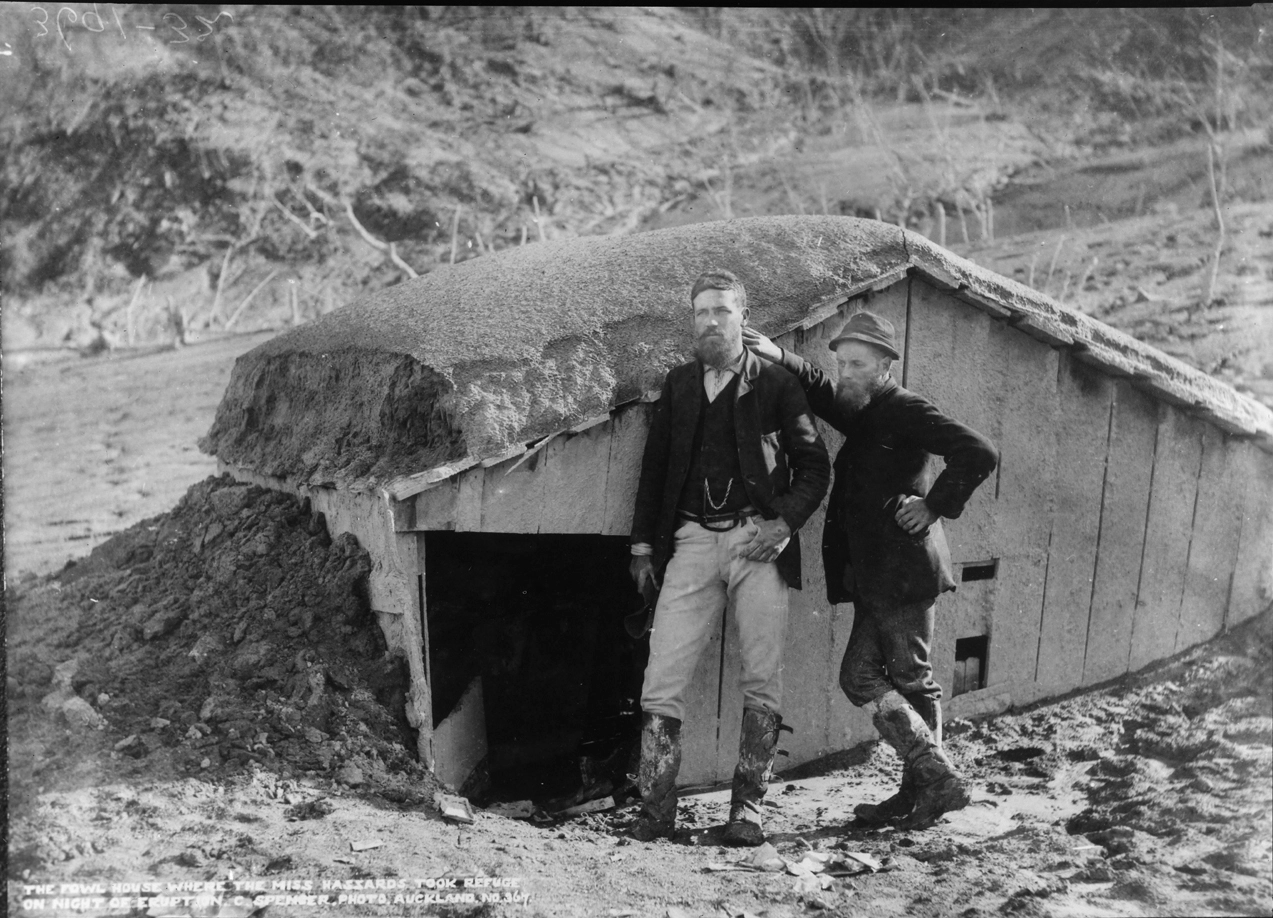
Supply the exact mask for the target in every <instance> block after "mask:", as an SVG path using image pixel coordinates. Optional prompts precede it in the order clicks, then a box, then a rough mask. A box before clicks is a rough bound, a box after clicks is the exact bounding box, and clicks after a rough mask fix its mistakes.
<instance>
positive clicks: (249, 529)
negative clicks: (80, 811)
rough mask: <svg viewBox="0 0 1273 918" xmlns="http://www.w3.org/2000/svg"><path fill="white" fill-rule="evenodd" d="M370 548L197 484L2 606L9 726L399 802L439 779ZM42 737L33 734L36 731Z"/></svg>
mask: <svg viewBox="0 0 1273 918" xmlns="http://www.w3.org/2000/svg"><path fill="white" fill-rule="evenodd" d="M369 570H370V562H369V559H368V556H367V553H366V551H365V550H364V549H363V548H361V547H360V546H359V545H358V543H357V541H356V540H355V539H354V538H353V537H352V536H350V535H340V536H337V537H336V538H334V539H333V538H332V537H331V536H330V535H329V533H328V531H327V528H326V525H325V523H324V520H323V518H322V516H321V515H320V514H315V513H313V512H311V510H310V508H309V507H308V505H307V504H306V503H304V502H302V501H298V500H297V499H296V498H294V497H291V496H289V495H286V494H282V493H279V492H275V491H270V490H266V489H264V488H260V487H255V486H251V485H245V484H240V483H237V482H235V481H234V480H233V479H232V478H230V477H229V476H223V477H220V478H210V479H207V480H205V481H203V482H201V483H199V484H197V485H195V486H193V487H192V488H190V490H189V491H188V492H187V494H186V496H185V497H184V498H183V499H182V501H181V502H180V503H179V504H178V505H177V506H176V507H175V508H174V509H173V510H172V511H171V512H170V513H167V514H164V515H163V516H159V517H154V518H152V519H149V520H146V521H144V522H142V523H139V524H138V525H136V526H133V527H132V528H130V529H128V530H127V531H125V532H123V533H120V534H119V535H117V536H115V537H114V538H112V539H110V540H109V541H107V542H106V543H104V544H103V545H101V546H99V547H98V548H97V549H96V550H94V551H93V553H92V554H91V555H90V556H89V557H88V558H86V559H84V560H83V561H81V562H79V563H75V564H71V565H68V566H67V567H66V568H65V569H64V570H62V571H61V572H60V573H59V574H57V575H56V576H53V577H51V578H46V579H45V580H44V581H41V582H39V583H38V584H37V585H35V586H33V587H32V588H31V589H30V590H29V591H28V592H25V593H21V594H19V596H18V598H19V601H18V602H16V603H14V604H13V605H11V616H10V619H9V655H10V656H9V659H10V669H9V673H10V675H11V677H12V680H13V681H12V683H11V684H10V692H9V695H10V697H9V710H10V718H11V723H12V722H13V721H17V722H19V723H22V722H23V721H27V722H30V724H31V726H33V727H36V730H37V732H40V728H41V727H42V728H43V731H44V732H49V731H54V730H56V729H57V728H58V727H59V726H61V725H62V724H65V726H66V727H67V728H69V729H70V730H71V731H72V733H74V734H76V735H77V736H78V737H79V739H78V740H77V742H75V743H73V744H60V743H51V744H49V745H48V748H47V749H46V752H45V754H44V755H42V756H40V757H39V759H38V760H37V761H34V762H24V763H15V765H16V766H17V767H19V768H23V767H25V768H30V769H32V770H35V771H39V772H41V773H43V774H46V775H47V774H49V773H53V772H56V771H59V770H61V769H62V768H65V767H70V766H71V765H72V764H73V763H74V762H75V761H76V760H78V759H80V758H81V757H82V756H83V755H84V754H85V753H86V752H88V751H90V750H91V749H92V748H95V747H93V746H92V744H90V743H88V742H87V741H86V740H87V735H88V734H87V733H86V731H89V732H100V733H101V734H102V736H103V739H102V740H101V741H100V743H101V744H104V748H106V749H107V750H109V754H110V755H113V756H114V757H116V758H122V759H130V760H134V761H135V762H136V768H138V769H145V770H146V771H149V772H152V773H154V772H159V773H162V772H165V771H172V772H176V773H183V772H191V771H197V770H207V769H213V770H217V771H233V770H235V769H244V768H247V767H248V766H252V765H256V766H260V767H262V768H264V769H266V770H267V771H270V772H273V773H275V774H277V775H279V776H281V777H283V778H288V777H295V776H297V775H306V774H308V775H319V776H324V777H328V778H330V779H331V780H333V781H334V782H336V783H337V784H339V785H341V786H344V787H346V788H350V789H354V788H357V789H360V790H368V791H373V792H377V791H386V792H388V793H390V794H391V795H392V794H393V792H394V791H395V790H397V791H398V792H399V794H398V795H399V796H400V797H401V796H403V795H404V794H403V792H404V791H405V789H406V788H409V787H410V786H412V785H420V784H421V783H422V782H424V783H427V784H429V786H430V787H432V786H433V784H432V778H431V777H430V776H429V775H428V774H427V772H426V771H425V770H424V769H423V768H422V767H421V766H420V764H419V763H418V761H416V756H415V753H414V747H415V737H414V732H413V731H412V729H411V727H410V726H409V725H408V724H407V722H406V719H405V702H404V699H405V694H406V690H407V686H408V676H407V672H406V667H405V665H404V664H403V663H402V662H401V661H399V660H396V659H393V658H389V657H387V656H386V653H385V649H386V648H385V643H384V639H383V636H382V634H381V631H380V628H379V626H378V625H377V623H376V620H375V617H374V615H373V614H372V613H371V611H370V610H369V608H368V606H367V600H366V578H367V574H368V571H369ZM37 724H38V726H37Z"/></svg>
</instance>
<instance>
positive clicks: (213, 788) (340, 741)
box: [6, 477, 1273, 916]
mask: <svg viewBox="0 0 1273 918" xmlns="http://www.w3.org/2000/svg"><path fill="white" fill-rule="evenodd" d="M367 572H368V558H367V555H366V553H365V552H364V551H363V550H362V549H361V548H360V547H359V546H358V545H357V544H356V542H355V541H354V540H353V539H352V538H350V537H349V536H340V537H337V538H335V539H332V538H331V537H330V536H329V534H328V532H327V529H326V526H325V524H324V521H323V519H322V518H321V517H320V516H317V515H315V514H313V513H312V512H310V510H309V509H308V508H307V507H306V506H304V505H303V504H302V503H300V502H298V501H296V500H295V499H293V498H291V497H288V496H286V495H281V494H277V493H272V492H269V491H266V490H262V489H259V488H255V487H250V486H245V485H241V484H237V483H235V482H233V481H232V480H231V479H229V478H228V477H222V478H210V479H207V480H205V481H203V482H201V483H199V484H197V485H195V486H194V487H192V488H191V489H190V490H189V492H188V493H187V494H186V496H185V498H183V499H182V500H181V502H180V503H179V504H178V505H177V506H176V507H175V508H174V509H173V510H172V511H171V512H169V513H167V514H163V515H161V516H158V517H154V518H151V519H149V520H146V521H144V522H142V523H140V524H138V525H136V526H133V527H132V528H130V529H129V530H127V531H126V532H124V533H121V534H120V535H118V536H116V537H114V538H112V539H111V540H109V541H108V542H106V543H105V544H103V545H101V546H100V547H99V548H98V549H96V550H95V551H94V552H93V553H92V554H91V555H90V556H89V557H88V558H86V559H84V560H82V561H80V562H78V563H75V564H72V565H70V566H68V567H67V568H65V569H64V570H62V571H61V572H59V573H58V574H55V575H50V576H47V577H44V578H39V579H35V578H28V579H27V580H25V581H24V583H23V584H22V585H21V587H20V588H18V589H13V590H11V591H10V593H9V595H8V597H7V599H8V606H9V649H8V663H9V678H8V682H7V686H6V688H7V695H8V704H9V729H10V746H9V754H10V769H11V770H10V849H9V868H8V874H7V879H8V880H9V908H10V913H11V914H19V913H21V912H20V900H21V890H22V887H23V885H24V884H34V883H113V882H150V881H155V882H190V881H198V882H232V881H233V880H234V878H238V880H239V881H242V880H244V879H245V878H251V879H264V880H266V881H268V882H271V883H272V882H275V881H278V882H280V883H284V884H287V883H292V884H296V883H300V884H303V883H310V884H311V885H312V886H313V887H314V888H315V889H317V888H319V887H320V886H321V885H322V884H323V883H327V884H339V883H353V882H355V881H358V880H360V879H365V878H395V877H399V878H403V877H438V876H447V875H449V876H474V875H487V876H496V877H518V878H520V882H521V886H520V887H519V888H520V889H522V890H523V891H524V892H526V893H527V894H529V895H530V896H531V901H530V903H529V905H527V904H510V905H506V906H505V905H493V904H481V905H473V906H463V907H458V910H454V911H451V912H448V913H451V914H474V915H477V914H486V915H494V914H509V915H512V914H517V915H523V916H525V915H540V914H542V915H598V914H600V915H616V916H618V915H660V916H662V915H669V914H671V915H677V914H688V915H713V916H719V915H735V916H736V915H740V914H750V915H757V916H760V915H765V916H784V915H799V914H804V913H806V912H808V911H809V910H827V911H830V912H831V913H834V914H845V915H851V914H863V915H866V914H870V915H880V914H883V915H890V914H896V915H903V914H906V915H952V916H953V915H959V916H974V915H990V914H1013V915H1016V914H1025V915H1037V916H1043V915H1055V916H1064V915H1160V914H1178V915H1195V914H1216V915H1257V914H1268V913H1269V912H1270V911H1271V910H1273V617H1271V616H1270V614H1269V613H1266V614H1264V615H1263V616H1261V617H1259V618H1257V619H1255V620H1253V621H1251V622H1248V623H1245V624H1243V625H1241V626H1240V627H1237V628H1234V629H1233V630H1231V631H1230V632H1229V633H1228V634H1226V635H1223V636H1222V637H1220V638H1218V639H1217V640H1215V641H1213V642H1211V643H1209V644H1207V645H1203V646H1201V647H1198V648H1195V649H1193V650H1191V651H1188V652H1187V653H1185V654H1183V655H1181V656H1179V657H1178V658H1176V659H1174V660H1172V661H1169V662H1167V663H1164V664H1160V665H1158V666H1156V667H1153V668H1151V669H1149V670H1145V671H1142V672H1140V673H1137V674H1133V675H1131V676H1129V677H1126V678H1125V679H1123V680H1121V681H1119V682H1117V683H1115V684H1112V685H1111V686H1109V687H1106V688H1104V689H1102V690H1099V691H1094V692H1089V693H1086V694H1082V695H1076V696H1074V697H1072V698H1069V699H1067V700H1064V701H1061V702H1057V703H1053V704H1049V705H1043V706H1039V707H1036V708H1034V709H1030V710H1026V711H1021V712H1012V713H1009V714H1006V715H1002V716H999V717H996V718H992V719H988V720H984V721H980V722H977V723H970V722H967V721H955V722H953V723H949V724H948V725H947V726H948V737H949V739H948V746H949V750H950V753H951V755H952V757H953V758H954V759H955V761H956V762H957V764H958V765H959V766H960V767H961V768H962V769H964V770H965V771H966V773H967V774H968V776H969V778H970V780H971V781H972V784H973V787H974V802H973V805H972V806H970V807H969V808H968V809H966V810H964V811H961V812H958V813H954V814H950V815H949V816H947V817H946V818H945V819H944V820H943V821H942V822H941V823H939V824H938V825H937V826H935V827H933V828H932V829H929V830H927V831H923V832H916V833H900V832H896V831H894V830H892V829H884V830H870V831H867V830H863V829H858V828H856V827H855V826H854V823H853V819H852V810H853V806H854V805H855V804H856V803H858V802H861V801H863V800H872V799H878V798H879V797H882V796H884V795H886V794H887V793H888V792H889V790H890V784H891V783H892V782H893V781H895V780H896V777H897V771H898V768H897V762H896V760H895V758H894V757H893V755H892V753H891V752H889V751H887V750H885V749H883V748H880V747H877V746H870V745H868V746H865V747H859V748H858V749H856V750H851V751H849V752H847V753H843V754H840V755H837V756H833V757H832V758H830V759H827V760H824V761H823V762H820V763H815V764H812V765H806V766H802V767H800V768H798V769H794V770H792V771H790V772H789V773H787V774H785V775H780V776H779V777H778V778H776V779H775V782H774V784H773V785H772V786H771V788H770V794H769V800H768V803H769V805H768V806H767V807H766V809H767V811H768V814H769V818H768V821H767V830H768V832H769V835H770V838H771V841H772V842H773V844H774V845H775V848H776V851H777V853H778V855H779V858H780V860H779V861H778V862H775V863H776V864H777V865H778V866H779V870H777V871H760V870H751V869H746V868H745V866H744V862H745V861H746V860H747V859H748V858H749V857H750V856H751V852H750V851H745V852H739V851H737V850H735V849H728V848H723V847H720V846H719V845H718V843H717V842H718V838H719V836H718V833H719V830H720V827H721V825H722V824H723V822H724V820H725V818H726V815H727V810H728V791H727V790H718V791H714V792H711V793H706V794H698V795H693V796H689V797H686V798H685V799H684V800H683V802H682V805H681V831H680V832H679V834H678V836H677V837H676V838H675V839H674V840H672V841H670V842H658V843H655V844H652V845H640V844H636V843H633V842H631V841H629V840H628V839H626V838H624V837H623V835H622V828H623V827H624V825H625V824H626V823H627V821H628V820H629V819H630V818H631V816H632V815H633V810H632V809H631V807H630V806H629V807H625V808H622V809H620V810H617V811H609V812H600V813H593V814H590V815H585V816H582V817H578V818H575V819H561V818H554V819H546V820H543V821H539V822H534V821H528V820H518V819H512V818H506V817H503V816H499V815H495V814H494V812H482V811H478V814H477V821H476V822H475V823H474V824H472V825H457V824H455V823H452V822H448V821H446V820H444V819H443V818H442V817H441V816H440V814H439V813H438V810H437V807H436V805H435V803H434V793H435V792H436V791H437V789H438V787H437V785H436V783H435V782H434V781H433V779H432V778H431V777H430V776H429V775H428V773H427V772H426V771H425V770H424V769H423V768H422V767H421V766H420V765H419V763H418V762H417V761H416V758H415V753H414V748H415V739H414V736H413V734H412V732H411V730H410V728H409V727H408V726H407V724H406V722H405V719H404V716H403V711H404V702H403V697H404V691H405V689H406V674H405V668H404V667H403V665H402V664H401V662H400V661H397V660H395V659H393V658H390V657H387V656H386V654H385V646H384V644H383V641H382V639H381V637H380V631H379V628H378V626H377V625H376V623H375V621H374V617H373V616H372V615H371V613H370V612H369V611H368V608H367V604H366V600H365V598H364V592H363V591H364V589H365V582H366V575H367ZM368 843H370V847H364V848H363V849H362V850H357V851H355V850H354V847H356V846H360V845H367V844H368ZM850 853H853V854H861V855H866V856H867V857H868V858H874V861H875V863H876V865H877V866H878V870H875V869H872V868H871V867H868V866H866V865H864V864H863V863H862V862H861V861H856V860H854V859H852V858H849V859H848V860H847V861H846V860H845V858H846V856H847V855H848V854H850ZM811 855H819V856H823V859H824V860H825V861H826V863H830V864H846V863H847V864H852V865H856V866H854V867H853V868H852V869H849V870H846V869H843V868H842V869H838V870H836V871H835V872H836V873H837V876H835V877H831V876H825V874H822V875H818V876H816V877H814V878H813V879H812V880H811V879H810V877H809V876H796V875H793V874H792V872H791V871H792V869H795V865H797V864H799V863H801V862H803V863H805V864H811V863H812V864H814V865H815V866H816V862H817V861H818V858H817V857H811ZM788 864H790V865H791V866H790V867H788ZM797 872H799V871H797ZM227 908H228V906H227ZM678 909H679V910H680V911H679V912H678V911H677V910H678ZM337 911H339V909H337ZM128 913H129V912H128V910H127V909H124V910H116V912H115V914H128ZM136 913H137V914H142V913H143V911H136ZM184 913H188V914H192V915H193V914H196V913H199V912H198V911H197V909H193V908H191V909H187V911H186V912H184ZM250 913H256V914H289V915H290V914H295V915H302V914H311V913H313V908H312V906H310V907H307V906H304V905H300V906H286V905H283V906H280V905H278V904H274V905H270V906H268V909H261V908H258V907H256V906H251V907H248V908H246V909H245V910H243V911H242V914H244V915H246V914H250ZM329 913H333V914H334V913H335V912H329ZM341 913H344V912H341ZM349 913H359V914H379V915H396V914H436V913H437V912H436V911H435V910H432V909H431V908H430V907H426V906H422V905H420V906H416V905H412V906H405V905H404V906H398V905H395V904H394V903H393V902H392V900H391V899H387V900H386V902H385V903H383V904H376V903H375V902H374V901H373V902H371V903H370V904H365V905H359V906H357V907H356V908H354V910H353V911H352V912H349ZM44 914H85V912H83V911H79V912H74V911H72V910H70V909H67V910H64V911H58V910H57V909H53V910H51V911H50V910H48V909H46V910H44ZM99 914H102V912H99ZM219 914H226V915H228V914H231V912H230V911H226V910H222V911H221V912H219ZM235 914H239V913H238V912H235Z"/></svg>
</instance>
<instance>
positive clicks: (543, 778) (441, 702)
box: [423, 532, 649, 803]
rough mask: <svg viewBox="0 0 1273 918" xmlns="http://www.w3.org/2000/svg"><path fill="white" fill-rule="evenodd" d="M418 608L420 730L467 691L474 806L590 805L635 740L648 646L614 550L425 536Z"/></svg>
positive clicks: (537, 540) (595, 541) (561, 539)
mask: <svg viewBox="0 0 1273 918" xmlns="http://www.w3.org/2000/svg"><path fill="white" fill-rule="evenodd" d="M423 537H424V540H425V546H424V547H425V552H424V556H425V574H424V578H423V580H424V584H423V592H424V596H423V599H424V604H425V608H426V610H427V626H428V645H429V646H428V648H427V651H428V655H429V656H428V667H429V671H430V675H431V680H432V696H433V717H434V727H435V728H436V727H437V726H438V725H439V724H442V723H443V721H444V720H446V718H447V717H448V715H450V714H451V713H452V712H453V711H455V710H457V706H458V705H462V704H468V703H470V702H469V699H472V698H475V697H476V696H477V695H478V691H477V690H478V689H479V688H480V697H481V712H482V714H483V715H484V722H485V724H484V725H485V748H486V763H485V768H484V769H482V768H479V769H477V770H475V772H474V778H475V780H470V783H469V787H468V788H467V789H466V792H467V793H469V794H471V795H473V796H475V797H477V798H478V800H479V801H480V802H483V803H486V802H492V801H497V800H519V799H532V800H535V801H536V802H543V801H546V800H562V799H563V798H569V797H572V796H578V797H580V798H581V799H582V798H583V797H584V796H601V795H603V794H605V793H608V792H609V791H608V790H606V789H605V786H606V783H607V782H609V783H611V784H613V785H615V786H618V785H620V784H621V783H622V782H623V777H624V775H625V774H626V773H628V771H629V770H630V768H631V764H632V758H633V754H634V752H635V750H636V746H637V743H638V742H639V739H640V731H641V724H640V720H641V718H640V706H639V705H640V693H641V678H642V674H643V672H644V670H645V663H646V659H647V655H648V652H649V650H648V642H647V641H646V640H645V639H644V638H642V639H640V640H634V639H633V638H631V637H629V636H628V634H627V632H626V631H625V629H624V627H623V617H624V615H625V614H626V613H629V612H632V611H633V610H634V609H635V608H637V607H638V606H639V605H640V599H639V596H638V594H637V592H636V589H635V587H634V586H633V585H632V580H631V578H630V577H629V575H628V564H629V561H630V560H631V556H630V553H629V549H628V540H627V539H626V538H623V537H616V536H599V535H522V534H509V533H455V532H428V533H425V534H424V536H423Z"/></svg>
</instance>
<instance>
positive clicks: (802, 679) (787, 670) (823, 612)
mask: <svg viewBox="0 0 1273 918" xmlns="http://www.w3.org/2000/svg"><path fill="white" fill-rule="evenodd" d="M909 286H910V281H909V279H907V280H903V281H901V282H899V283H897V284H894V285H893V286H891V287H888V288H887V289H885V290H882V291H878V292H874V293H871V294H868V295H866V296H863V297H858V298H856V299H854V300H851V301H850V302H848V303H846V304H844V306H843V307H841V309H840V311H839V312H838V313H837V314H836V315H834V316H831V317H830V318H828V319H826V320H825V321H823V322H821V323H819V324H818V325H815V326H813V327H812V328H809V329H804V330H796V331H793V332H791V333H789V334H787V335H784V336H782V337H781V338H780V339H779V344H781V346H783V347H784V348H789V349H791V350H792V351H794V352H795V353H797V354H799V355H800V356H801V357H802V358H803V359H804V360H806V361H808V362H809V363H811V364H813V365H814V366H816V367H818V369H820V370H822V371H823V372H824V373H828V374H830V375H831V376H832V377H835V376H836V374H837V368H836V362H835V352H834V351H832V350H831V349H830V343H831V341H832V340H833V339H834V338H835V336H836V335H838V334H839V332H840V329H841V328H843V327H844V323H845V322H847V321H848V319H849V317H850V316H851V315H853V314H855V313H858V312H861V311H863V310H869V311H870V312H873V313H875V314H876V315H878V316H881V317H883V318H885V319H887V320H888V321H889V322H891V323H892V324H893V333H894V337H895V339H896V341H897V345H898V349H899V350H903V347H904V342H905V341H906V333H907V332H906V329H907V297H908V290H909ZM904 368H905V354H903V359H902V360H899V361H896V362H895V363H894V367H893V374H894V376H895V377H896V378H897V379H898V381H899V382H900V381H901V376H902V373H903V372H904ZM817 426H818V431H819V433H821V435H822V439H823V442H824V443H825V444H826V447H827V451H828V452H829V453H830V455H831V458H832V460H834V458H835V456H836V454H837V453H838V452H839V450H840V447H841V446H842V445H843V443H844V438H843V437H842V436H841V435H840V434H839V433H837V432H836V431H834V430H833V429H831V427H830V426H829V425H827V424H826V423H825V422H823V421H821V420H819V421H818V422H817ZM829 493H830V491H829V490H828V494H829ZM826 508H827V503H826V499H825V498H824V499H823V502H822V504H821V506H819V508H818V509H817V510H816V511H814V514H813V516H811V517H810V518H809V521H808V522H807V523H805V525H804V527H803V528H802V529H801V530H800V554H801V568H802V571H801V579H802V581H803V589H801V590H800V591H799V592H795V591H792V592H791V594H790V614H789V617H788V620H787V640H786V646H785V649H784V651H783V699H784V701H783V719H784V721H785V722H786V723H787V724H788V725H790V726H791V728H792V732H791V733H785V732H784V733H783V734H782V736H781V737H780V738H779V745H780V747H781V748H782V749H784V750H786V751H787V752H788V756H787V757H785V758H783V759H780V760H779V762H778V764H777V766H776V767H778V768H785V767H790V766H792V765H795V764H797V763H799V762H806V761H809V760H811V759H814V758H817V757H818V756H821V755H825V754H827V753H828V752H831V751H833V750H836V749H843V748H845V747H846V746H848V745H852V744H853V743H855V742H861V741H862V740H864V739H867V738H869V737H870V736H872V735H874V729H873V728H871V727H870V721H869V719H866V720H865V722H862V721H861V720H859V721H858V724H857V726H856V727H853V728H850V724H849V722H850V721H851V720H852V718H851V717H850V716H848V714H847V712H846V711H845V710H844V709H845V708H847V707H849V706H848V704H847V702H845V701H844V696H843V693H842V692H841V691H840V682H839V673H840V658H841V656H842V655H843V653H844V648H845V646H846V645H847V643H848V626H851V624H852V616H851V615H850V614H848V613H849V610H850V609H851V606H849V605H847V604H846V605H844V606H842V607H836V606H832V605H831V604H830V603H828V602H827V595H826V574H825V572H824V571H823V568H822V525H823V522H824V521H825V519H826ZM840 621H842V622H843V625H842V626H841V625H838V624H837V622H840ZM840 631H843V634H842V635H840V634H839V632H840ZM728 639H730V638H729V637H728V635H727V640H728ZM735 657H736V654H732V653H729V652H727V658H726V664H727V669H726V670H725V691H726V698H727V699H728V698H729V696H730V695H731V694H733V695H737V694H738V691H737V680H736V673H737V669H736V668H729V667H730V666H732V660H733V659H735ZM836 699H839V700H840V701H841V702H844V703H843V704H838V703H837V702H836ZM738 716H739V717H741V701H740V705H739V708H738ZM733 717H734V713H733V710H732V709H729V714H727V715H724V720H723V722H722V724H721V737H722V740H721V749H720V756H721V762H722V768H723V767H724V765H725V763H726V762H728V767H729V770H730V771H732V769H733V761H734V759H733V758H731V756H736V755H737V746H736V743H737V736H738V727H737V725H735V724H734V723H733ZM846 731H850V732H851V733H852V735H851V736H850V734H849V732H846ZM846 737H849V738H848V739H847V740H846ZM728 773H729V772H728V771H722V775H723V776H727V775H728Z"/></svg>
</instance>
